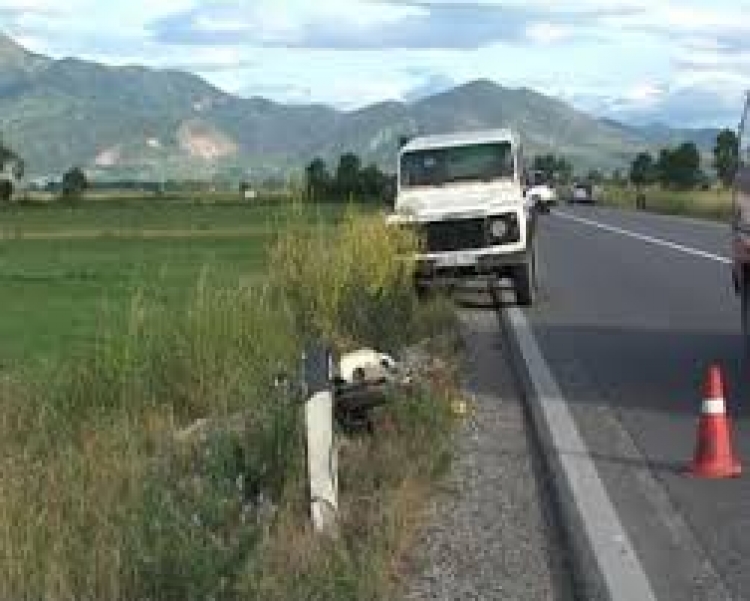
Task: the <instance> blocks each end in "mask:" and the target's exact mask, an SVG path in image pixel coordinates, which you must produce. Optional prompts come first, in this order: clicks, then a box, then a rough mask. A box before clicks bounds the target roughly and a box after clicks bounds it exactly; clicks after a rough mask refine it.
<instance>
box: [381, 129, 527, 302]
mask: <svg viewBox="0 0 750 601" xmlns="http://www.w3.org/2000/svg"><path fill="white" fill-rule="evenodd" d="M523 174H524V163H523V153H522V148H521V144H520V141H519V139H518V136H517V135H516V134H514V133H513V132H511V131H509V130H485V131H476V132H459V133H453V134H446V135H435V136H422V137H417V138H414V139H412V140H410V141H409V142H407V143H406V144H405V145H404V146H402V148H401V150H400V152H399V156H398V178H397V194H396V202H395V212H394V215H392V216H391V221H392V222H396V223H400V224H409V225H410V226H412V227H414V228H415V229H416V230H417V232H418V233H419V235H420V237H421V240H422V248H421V251H420V253H419V254H418V256H417V270H416V286H417V289H418V290H423V289H426V288H428V287H433V286H443V285H448V286H453V285H456V284H460V283H461V282H463V281H466V280H477V279H488V278H493V279H494V278H510V279H512V280H513V283H514V288H515V291H516V297H517V300H518V303H519V304H521V305H531V304H532V303H533V301H534V298H535V295H536V261H535V251H534V248H535V245H534V230H535V228H534V221H535V219H534V214H535V213H534V209H533V203H531V202H529V201H527V199H526V197H525V195H524V189H525V184H526V182H525V181H524V177H523Z"/></svg>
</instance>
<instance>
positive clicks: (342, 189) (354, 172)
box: [336, 152, 362, 199]
mask: <svg viewBox="0 0 750 601" xmlns="http://www.w3.org/2000/svg"><path fill="white" fill-rule="evenodd" d="M361 165H362V162H361V161H360V159H359V157H358V156H357V155H356V154H354V153H353V152H347V153H346V154H342V155H341V157H340V158H339V165H338V168H337V169H336V193H337V195H338V196H339V198H345V199H346V198H349V197H351V196H352V195H355V194H357V193H358V192H361V190H360V189H359V184H360V167H361Z"/></svg>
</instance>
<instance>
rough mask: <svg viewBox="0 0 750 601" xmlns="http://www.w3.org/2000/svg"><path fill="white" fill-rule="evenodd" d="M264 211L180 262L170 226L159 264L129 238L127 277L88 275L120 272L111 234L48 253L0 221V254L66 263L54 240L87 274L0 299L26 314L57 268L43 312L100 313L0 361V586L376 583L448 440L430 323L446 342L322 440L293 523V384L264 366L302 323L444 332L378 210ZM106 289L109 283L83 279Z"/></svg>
mask: <svg viewBox="0 0 750 601" xmlns="http://www.w3.org/2000/svg"><path fill="white" fill-rule="evenodd" d="M60 210H61V211H62V210H63V209H62V208H60ZM77 210H83V209H77ZM37 218H38V216H35V217H34V218H33V219H37ZM16 219H19V220H23V217H21V216H16ZM30 219H32V218H30ZM33 219H32V221H33ZM87 219H90V221H91V224H92V225H93V226H94V227H98V225H99V219H100V217H99V216H91V215H89V216H88V217H87ZM334 221H335V222H338V223H339V225H334ZM276 223H277V231H276V232H274V233H273V234H270V233H269V234H268V235H266V236H264V237H259V238H258V237H253V236H250V237H248V238H245V237H239V238H237V239H236V240H231V241H229V242H227V247H226V248H225V249H224V250H222V249H221V248H219V249H218V250H217V251H216V254H215V255H214V256H213V259H214V260H208V261H206V262H205V263H204V264H203V267H202V268H200V267H199V268H198V269H197V271H196V263H198V262H199V261H200V259H201V258H202V255H201V254H200V252H199V253H197V254H190V252H192V251H190V250H189V248H193V246H192V245H194V244H195V242H194V241H191V246H190V247H188V246H187V245H185V246H184V247H180V246H178V247H176V248H175V249H174V253H175V256H179V257H180V260H181V261H184V262H183V263H182V264H183V267H182V271H181V273H180V275H179V277H175V278H172V277H171V276H164V275H163V273H162V274H157V276H156V277H154V276H155V273H156V272H159V271H160V270H161V268H159V267H157V266H158V264H159V262H160V261H163V260H164V259H165V255H163V254H161V253H162V252H166V250H165V249H166V246H164V247H162V248H163V249H164V250H158V249H159V248H160V247H159V246H158V243H159V241H156V243H157V246H156V247H148V245H146V246H145V247H144V248H143V249H141V250H139V251H138V252H142V253H143V255H142V256H141V257H140V259H141V260H142V263H141V265H147V266H149V267H147V268H145V269H144V270H143V271H141V272H133V273H132V274H131V275H132V276H133V278H134V279H129V280H128V286H127V287H125V286H123V287H110V286H109V285H110V284H111V283H112V281H107V280H106V279H105V280H99V279H98V277H99V276H102V275H103V274H106V273H109V272H110V270H114V273H112V274H110V275H111V277H113V278H115V280H116V279H117V277H118V276H120V275H122V274H121V273H120V272H117V271H116V269H115V268H116V262H115V258H114V257H115V255H118V256H119V257H120V259H119V260H120V261H121V262H122V263H127V262H128V261H129V259H127V256H128V253H132V252H135V251H134V250H133V247H130V249H129V250H128V247H129V246H130V245H131V244H132V243H131V242H128V243H123V241H122V240H119V239H106V238H105V239H104V240H94V241H87V242H86V243H85V244H81V245H79V244H76V245H74V250H73V251H69V250H68V251H66V252H72V255H63V256H62V257H60V256H59V255H58V254H57V253H58V252H60V251H61V250H62V249H61V248H59V247H54V245H53V246H48V245H49V244H50V243H49V242H46V241H32V240H21V241H19V240H8V241H5V242H0V248H1V249H2V253H3V259H6V258H9V259H12V260H13V261H14V260H15V259H18V260H19V261H22V259H23V258H24V257H25V260H26V261H31V264H33V265H34V267H33V269H29V270H28V271H27V273H31V272H33V271H34V269H39V270H40V272H41V270H43V269H47V270H48V275H56V276H59V275H60V274H63V275H64V274H65V273H68V271H67V270H69V269H73V271H75V269H77V268H76V267H71V265H67V264H66V263H67V261H70V260H71V257H72V264H73V265H75V264H76V262H77V261H84V262H86V261H90V262H91V264H90V267H89V269H91V274H96V275H97V277H95V278H94V277H93V276H92V281H94V282H95V283H96V285H95V286H93V287H92V288H91V289H87V288H86V286H85V282H86V281H87V278H88V276H87V277H86V278H82V279H80V278H79V279H78V280H76V281H75V282H73V281H72V280H71V281H69V282H67V283H64V282H62V281H58V280H57V279H55V278H52V279H53V280H54V282H52V280H50V282H44V283H43V284H42V285H43V287H42V288H39V289H36V290H33V289H32V288H33V285H36V284H33V285H32V288H26V289H24V295H25V297H24V298H25V299H26V301H25V302H26V303H27V304H28V308H27V311H26V313H21V312H19V313H17V314H16V316H15V318H16V319H24V320H25V321H26V322H32V321H33V320H34V319H36V318H37V317H38V316H39V315H40V314H42V313H43V312H44V310H45V309H44V302H43V301H42V300H40V299H37V298H35V295H40V294H43V293H44V292H43V291H47V292H49V293H51V294H53V295H54V290H55V289H56V288H57V287H59V286H61V285H62V286H63V287H64V288H65V287H66V286H67V288H65V292H63V293H62V295H63V296H64V295H65V294H72V295H75V294H79V295H82V296H81V298H80V299H79V304H82V305H83V306H84V308H85V312H86V315H84V313H76V310H75V309H76V303H75V302H71V303H70V304H69V305H68V306H67V307H66V306H64V305H63V306H61V307H60V308H59V310H58V312H56V313H55V314H54V315H53V316H52V318H51V320H50V324H52V323H58V322H64V321H65V319H66V311H67V310H71V315H72V316H74V317H73V319H74V321H75V320H77V319H80V320H85V319H88V320H89V321H90V322H92V323H97V324H98V325H97V326H96V331H95V332H94V333H93V335H86V336H84V338H85V339H86V342H85V344H80V345H79V346H77V347H75V351H72V350H71V351H68V352H65V353H52V354H51V355H50V357H51V358H50V361H49V363H48V364H47V366H46V367H45V369H43V370H40V369H39V368H38V366H36V365H33V362H32V363H27V362H23V361H20V362H19V363H18V364H17V365H15V366H14V368H13V369H5V370H2V368H0V515H1V516H2V521H0V597H1V598H3V599H46V600H50V601H55V600H63V599H66V600H67V599H112V600H116V599H128V600H133V599H390V598H393V595H394V591H395V590H396V588H395V587H397V586H398V581H399V557H400V555H401V554H402V552H403V551H404V549H405V548H406V546H407V545H408V544H409V541H410V537H411V536H412V534H413V533H414V531H415V529H416V527H417V525H418V516H419V510H420V508H421V507H422V504H423V503H424V497H425V495H426V494H427V493H428V492H429V488H430V485H431V483H432V481H433V479H434V477H435V476H436V474H438V473H440V472H441V470H443V469H444V468H445V466H446V465H447V463H448V460H449V457H450V436H449V432H450V427H451V422H452V418H451V413H450V402H451V400H453V399H454V398H455V395H456V394H457V392H456V391H455V388H454V386H453V382H454V381H455V374H454V373H453V372H452V369H451V368H450V366H451V365H453V361H452V360H451V359H452V357H451V353H452V352H453V351H454V349H453V345H452V343H451V341H450V340H451V339H450V337H448V338H440V337H437V338H435V340H438V341H440V340H443V342H438V343H435V348H433V349H432V352H434V353H436V354H439V355H441V356H443V357H444V359H443V360H442V361H441V362H440V368H439V369H437V370H436V371H435V372H434V373H433V377H432V378H431V379H426V380H423V381H421V383H420V384H419V385H418V386H417V387H415V388H414V390H413V391H412V392H411V393H410V394H408V395H404V396H403V398H394V399H391V402H389V403H388V404H386V405H385V406H384V407H382V408H381V409H380V410H378V412H376V414H375V416H374V423H375V434H374V435H370V434H360V435H351V436H349V437H344V438H343V439H342V449H341V455H340V461H341V466H340V487H341V509H342V511H341V516H340V520H341V522H340V533H339V536H338V538H336V539H321V538H319V537H316V536H314V535H313V533H312V532H311V529H310V527H309V525H308V519H307V492H306V480H305V466H304V438H303V436H302V432H301V413H300V412H301V408H300V405H299V403H298V401H299V400H300V398H299V395H298V393H296V392H295V391H294V387H293V386H292V387H279V386H277V385H276V384H275V381H276V377H277V375H278V374H279V373H281V372H285V373H287V374H296V373H297V370H298V365H299V357H300V353H301V351H302V349H303V348H304V346H305V344H306V343H307V342H308V341H309V340H312V339H318V338H321V337H322V338H324V339H326V340H328V341H330V342H331V343H332V344H333V345H334V346H335V347H336V348H338V349H340V350H344V349H348V348H352V347H356V346H366V345H373V346H376V347H378V348H382V349H385V350H391V351H398V350H400V349H402V348H403V347H404V346H405V345H407V344H411V343H414V342H416V341H419V340H424V339H432V337H434V336H436V335H438V334H443V333H445V332H446V331H448V332H450V331H451V330H452V328H453V327H454V323H453V317H452V315H453V314H452V309H451V307H450V305H449V303H447V301H443V300H441V299H436V300H435V301H434V302H432V303H429V304H424V303H418V302H417V300H416V298H414V295H413V293H412V291H411V271H410V270H411V266H410V265H409V262H408V261H403V260H402V259H401V258H400V255H401V253H404V252H408V251H409V250H410V249H413V248H414V245H415V244H416V241H415V240H413V239H412V238H411V237H410V236H409V235H408V234H406V233H403V232H398V231H395V230H393V229H388V228H386V226H385V225H384V223H383V220H382V217H381V216H380V215H372V214H370V215H368V214H362V213H361V212H357V211H354V210H350V211H348V212H346V214H343V215H342V214H341V213H339V214H338V216H337V217H336V219H335V220H331V219H327V218H322V219H321V218H319V217H312V216H311V214H310V212H309V210H305V209H298V210H296V211H293V212H292V213H291V214H290V213H287V214H285V216H284V217H283V218H282V217H280V216H277V218H276ZM38 225H39V224H38V223H36V222H35V223H34V224H33V226H32V227H38ZM143 244H144V243H143V242H142V241H141V242H139V243H138V244H137V246H139V247H140V246H141V245H143ZM169 244H170V245H172V244H173V241H170V243H169ZM19 245H20V246H19ZM107 245H110V247H111V253H112V254H111V255H109V256H110V258H109V259H105V260H104V262H103V263H99V261H102V253H103V252H104V255H107V251H106V250H103V249H105V248H106V247H107ZM204 250H205V251H206V252H208V247H206V248H205V249H204ZM8 253H10V254H8ZM122 253H124V255H123V254H122ZM182 253H187V256H184V257H183V256H182ZM45 256H46V260H47V261H48V265H47V266H46V268H45V267H43V261H44V257H45ZM35 261H36V263H34V262H35ZM56 261H59V264H56V263H55V262H56ZM110 261H111V262H110ZM133 263H134V264H136V263H138V261H134V262H133ZM11 264H12V261H6V262H2V263H1V264H0V267H2V270H3V271H5V272H6V273H5V277H6V279H7V278H8V276H9V275H12V274H10V273H9V271H8V270H9V269H10V267H9V266H10V265H11ZM22 264H23V263H22ZM29 265H30V263H28V262H27V263H26V266H27V268H28V266H29ZM267 266H269V267H267ZM18 269H19V272H18V273H19V274H21V273H23V272H24V268H23V267H18ZM137 273H140V274H141V276H138V275H136V274H137ZM91 274H90V275H91ZM148 274H150V275H148ZM139 277H140V281H139V279H138V278H139ZM164 278H165V279H164ZM30 279H33V278H30ZM28 283H29V282H27V281H24V280H23V278H21V280H20V281H19V282H18V284H19V285H20V286H22V287H23V286H26V285H27V284H28ZM81 283H83V285H82V288H84V289H85V290H84V291H82V290H75V288H76V287H77V286H79V285H81ZM48 284H49V285H48ZM52 284H54V286H53V285H52ZM105 291H109V292H110V293H113V294H115V295H119V296H120V297H121V298H122V299H123V300H122V302H121V304H118V303H117V302H115V303H112V304H111V305H109V308H108V309H106V310H105V309H101V308H100V309H99V310H98V311H96V310H94V309H93V304H92V303H91V302H87V301H85V300H83V299H85V298H93V297H95V296H96V295H99V296H100V297H101V296H103V295H104V294H105ZM124 299H127V300H124ZM47 302H49V299H47ZM53 305H54V302H52V303H50V305H49V306H53ZM18 310H19V311H20V308H19V309H18ZM94 315H96V316H98V317H97V318H94V317H93V316H94ZM69 320H70V318H69ZM35 344H42V346H43V343H42V342H40V341H34V343H33V344H32V345H31V346H30V347H29V348H37V349H38V348H41V347H37V346H34V345H35ZM68 348H69V347H67V346H65V349H66V350H68ZM70 348H73V347H70Z"/></svg>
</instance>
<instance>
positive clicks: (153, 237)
mask: <svg viewBox="0 0 750 601" xmlns="http://www.w3.org/2000/svg"><path fill="white" fill-rule="evenodd" d="M342 213H343V209H342V207H340V206H336V205H329V206H326V205H323V206H321V207H315V208H314V209H312V208H311V209H309V210H308V211H307V213H306V215H305V220H306V221H307V222H309V223H315V222H321V223H331V222H334V221H336V220H337V219H338V218H339V217H340V216H341V214H342ZM288 218H289V208H288V207H287V206H285V205H276V206H273V205H271V206H269V205H262V206H255V207H253V206H248V205H240V204H231V203H225V204H215V203H212V204H197V203H194V202H175V201H169V202H162V203H159V202H158V201H154V200H148V201H126V202H117V201H115V202H112V203H105V202H95V203H84V204H82V205H81V206H78V207H73V208H70V207H65V206H60V205H47V206H44V205H42V206H34V205H26V206H12V207H8V208H5V209H3V210H0V307H2V311H0V365H2V366H5V368H6V369H7V368H12V367H14V366H23V367H28V366H34V365H38V364H39V363H40V362H47V361H49V360H55V359H57V358H59V357H61V356H64V355H70V354H75V353H77V352H78V351H79V350H80V349H81V347H82V346H85V345H86V343H87V342H88V341H90V340H91V338H92V336H93V335H94V334H95V333H96V332H97V331H98V330H99V329H100V324H101V321H102V320H108V321H109V320H113V319H114V320H116V319H118V317H119V316H122V315H123V314H124V310H125V308H126V307H127V306H128V303H129V302H130V299H131V298H132V297H133V295H134V294H135V293H136V292H140V293H143V294H146V295H149V296H154V297H157V298H160V299H162V300H163V301H164V302H165V303H167V304H170V303H171V302H173V301H178V300H180V299H181V298H184V297H185V295H186V294H188V293H189V292H190V291H191V290H192V288H194V286H195V284H196V282H197V280H198V276H199V275H200V274H201V273H202V272H205V273H206V274H207V275H206V277H207V278H208V279H209V280H210V281H211V282H214V283H217V284H221V285H227V284H230V285H231V284H236V283H238V282H244V281H246V280H249V279H252V278H254V277H257V274H258V273H259V271H262V270H263V269H265V265H266V261H267V256H266V251H267V248H268V246H269V244H270V243H272V242H273V240H274V239H275V237H276V235H277V233H278V232H279V231H280V230H282V229H283V228H284V227H285V225H284V224H285V221H286V220H288Z"/></svg>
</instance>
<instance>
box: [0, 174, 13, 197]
mask: <svg viewBox="0 0 750 601" xmlns="http://www.w3.org/2000/svg"><path fill="white" fill-rule="evenodd" d="M11 198H13V183H12V182H10V181H8V180H7V179H0V202H2V203H6V202H9V201H10V199H11Z"/></svg>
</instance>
